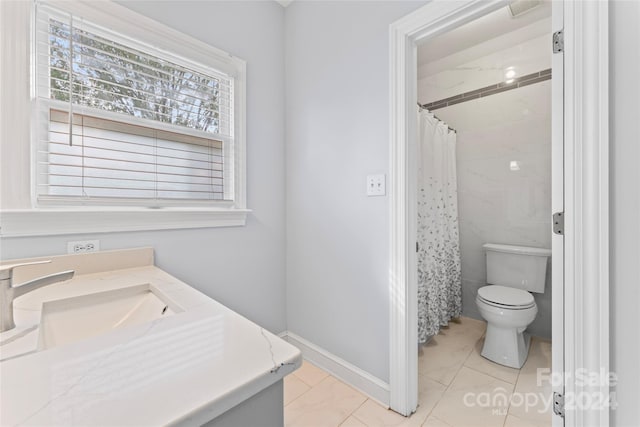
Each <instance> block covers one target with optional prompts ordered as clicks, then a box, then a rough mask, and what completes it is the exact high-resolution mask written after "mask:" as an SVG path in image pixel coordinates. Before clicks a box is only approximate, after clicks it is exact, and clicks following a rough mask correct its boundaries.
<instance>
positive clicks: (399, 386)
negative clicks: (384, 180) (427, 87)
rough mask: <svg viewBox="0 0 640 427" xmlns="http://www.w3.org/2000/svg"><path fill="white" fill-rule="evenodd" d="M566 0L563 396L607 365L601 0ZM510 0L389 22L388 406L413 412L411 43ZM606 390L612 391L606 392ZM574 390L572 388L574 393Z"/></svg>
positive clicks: (572, 417)
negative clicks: (580, 376) (581, 375)
mask: <svg viewBox="0 0 640 427" xmlns="http://www.w3.org/2000/svg"><path fill="white" fill-rule="evenodd" d="M563 3H564V20H565V28H564V37H565V70H564V72H565V116H564V123H565V130H564V132H565V134H564V143H565V152H564V164H565V171H564V176H565V182H564V185H565V195H564V199H565V277H564V281H565V291H564V292H565V295H564V300H563V301H564V315H565V321H564V329H563V333H564V339H565V343H564V348H562V347H563V346H558V345H555V346H553V351H554V354H555V355H556V357H555V358H554V359H557V354H556V352H563V351H564V359H565V367H564V368H565V372H567V373H569V374H571V375H572V378H571V381H567V384H566V389H565V393H580V392H588V393H592V392H598V393H608V392H609V389H608V387H607V386H606V385H605V384H603V385H601V386H594V387H586V386H582V387H578V385H577V384H576V381H575V380H576V378H575V374H576V372H577V371H576V370H577V369H581V368H584V369H587V370H588V372H590V373H597V372H599V369H604V370H605V371H606V372H608V369H609V312H608V303H609V298H608V292H609V289H608V286H609V283H608V282H609V279H608V256H609V254H608V224H607V221H608V208H609V204H608V163H607V162H608V80H607V79H608V74H607V70H608V68H607V67H608V53H607V46H608V32H607V31H608V26H607V19H608V14H607V7H608V6H607V3H606V2H601V1H595V2H574V1H565V2H563ZM505 4H506V2H500V1H476V0H473V1H467V2H464V3H463V2H447V1H444V0H435V1H433V2H431V3H429V4H427V5H426V6H424V7H422V8H420V9H418V10H417V11H415V12H413V13H411V14H409V15H408V16H406V17H404V18H402V19H401V20H399V21H397V22H395V23H393V24H391V26H390V79H391V88H390V89H391V93H390V100H391V124H390V129H391V156H390V157H391V166H390V171H391V172H390V173H391V184H392V185H391V186H390V191H391V221H390V225H391V238H390V241H391V261H390V265H391V269H390V315H391V319H390V325H391V326H390V339H391V343H390V369H389V380H390V382H389V384H390V406H391V409H394V410H395V411H397V412H400V413H401V414H404V415H409V414H410V413H411V412H413V411H414V410H415V408H416V404H417V360H416V359H417V351H416V346H417V344H416V343H417V326H416V324H415V323H416V322H415V315H416V301H415V299H416V298H415V297H414V294H415V292H416V290H415V286H416V284H415V271H414V270H416V268H415V265H416V264H415V254H414V251H413V245H414V244H415V243H414V242H413V241H412V239H413V237H412V236H414V235H415V231H414V228H415V225H414V223H415V218H416V214H415V207H414V206H415V203H414V202H415V194H414V193H415V191H414V189H413V186H414V185H415V183H414V182H415V179H414V177H415V164H414V162H415V159H414V158H415V156H413V155H412V154H413V153H414V152H415V135H416V123H415V120H413V118H414V114H413V113H414V111H415V106H416V102H417V93H416V92H417V91H416V84H417V77H416V74H417V70H416V64H417V61H416V42H417V41H419V40H421V39H424V38H426V37H429V36H433V35H437V34H440V33H442V32H444V31H446V30H449V29H452V28H455V27H457V26H459V25H461V24H463V23H466V22H468V21H470V20H473V19H475V18H477V17H479V16H482V15H484V14H486V13H488V12H491V11H492V10H494V9H497V8H499V7H502V6H504V5H505ZM607 395H608V394H607ZM575 396H576V395H575V394H574V396H573V397H575ZM565 421H566V425H569V426H573V425H602V426H606V425H608V423H609V411H608V409H606V408H605V409H602V410H580V411H578V410H573V411H567V418H566V420H565Z"/></svg>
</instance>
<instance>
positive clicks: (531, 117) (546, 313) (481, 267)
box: [435, 45, 551, 339]
mask: <svg viewBox="0 0 640 427" xmlns="http://www.w3.org/2000/svg"><path fill="white" fill-rule="evenodd" d="M547 46H548V45H547ZM435 113H436V115H437V116H438V117H439V118H440V119H442V120H444V121H445V122H446V123H447V124H448V125H449V126H452V127H453V128H455V129H456V131H457V145H456V155H457V161H456V165H457V177H458V216H459V225H460V257H461V263H462V313H463V315H465V316H469V317H473V318H476V319H480V320H483V319H482V316H480V313H479V312H478V308H477V305H476V302H475V299H476V295H477V293H478V288H480V287H482V286H486V284H487V281H486V279H487V275H486V260H485V251H484V249H483V248H482V245H483V244H484V243H501V244H509V245H518V246H533V247H540V248H551V81H550V80H547V81H544V82H540V83H536V84H533V85H529V86H524V87H521V88H518V89H514V90H510V91H506V92H502V93H498V94H495V95H492V96H488V97H483V98H480V99H475V100H471V101H468V102H463V103H460V104H455V105H452V106H449V107H445V108H441V109H438V110H436V111H435ZM512 161H515V162H518V168H519V169H518V170H515V171H514V170H512V169H511V162H512ZM549 265H550V263H549ZM548 273H550V269H549V271H548ZM547 276H548V277H547V283H546V286H545V292H544V293H534V294H533V295H534V297H535V299H536V303H537V305H538V315H537V316H536V319H535V320H534V321H533V323H532V324H531V325H529V327H528V328H527V330H528V331H529V332H530V333H531V334H533V335H535V336H540V337H545V338H549V339H550V338H551V282H550V274H548V275H547Z"/></svg>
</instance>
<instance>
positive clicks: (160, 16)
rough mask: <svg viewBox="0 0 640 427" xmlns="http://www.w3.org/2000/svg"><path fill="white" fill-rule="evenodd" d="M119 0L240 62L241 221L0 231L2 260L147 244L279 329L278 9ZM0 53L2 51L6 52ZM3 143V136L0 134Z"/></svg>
mask: <svg viewBox="0 0 640 427" xmlns="http://www.w3.org/2000/svg"><path fill="white" fill-rule="evenodd" d="M122 3H123V4H124V5H125V6H127V7H129V8H131V9H133V10H135V11H137V12H140V13H142V14H144V15H146V16H148V17H150V18H153V19H155V20H157V21H160V22H162V23H164V24H167V25H168V26H170V27H173V28H176V29H177V30H179V31H182V32H184V33H186V34H189V35H191V36H193V37H195V38H198V39H200V40H202V41H204V42H206V43H209V44H211V45H213V46H216V47H218V48H221V49H224V50H226V51H227V52H229V53H231V54H233V55H235V56H238V57H240V58H242V59H244V60H246V61H247V93H248V97H247V123H248V125H247V167H248V176H247V179H248V181H247V192H248V194H247V204H248V207H249V208H250V209H253V213H252V214H250V215H249V218H248V221H247V226H246V227H238V228H224V229H223V228H217V229H203V230H175V231H158V232H139V233H109V234H101V235H85V236H56V237H45V238H11V239H2V243H1V246H0V249H1V252H0V254H1V256H2V258H3V259H11V258H19V257H20V258H21V257H30V256H40V255H56V254H63V253H66V242H67V241H69V240H80V239H84V238H98V239H100V244H101V249H118V248H130V247H136V246H153V247H154V248H155V249H156V257H157V264H158V265H159V266H160V267H161V268H163V269H165V270H166V271H168V272H169V273H171V274H173V275H175V276H176V277H178V278H180V279H182V280H184V281H185V282H187V283H189V284H190V285H193V286H194V287H196V288H197V289H199V290H201V291H203V292H204V293H206V294H207V295H209V296H211V297H214V298H216V299H217V300H219V301H220V302H222V303H224V304H225V305H227V306H229V307H230V308H232V309H234V310H236V311H238V312H239V313H241V314H242V315H244V316H246V317H248V318H249V319H251V320H253V321H255V322H257V323H259V324H260V325H263V326H264V327H266V328H268V329H269V330H271V331H273V332H281V331H283V330H285V329H286V322H285V320H286V318H285V307H284V302H285V273H284V272H285V246H284V245H285V240H284V236H285V205H284V197H285V193H284V188H285V183H284V119H283V117H284V99H283V93H284V43H283V37H284V10H283V8H282V7H281V6H280V5H278V4H277V3H275V2H271V1H255V2H249V1H247V2H222V1H214V2H204V1H193V2H187V1H137V2H131V1H125V2H122ZM3 60H4V59H3ZM3 143H5V141H3Z"/></svg>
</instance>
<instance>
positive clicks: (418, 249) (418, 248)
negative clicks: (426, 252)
mask: <svg viewBox="0 0 640 427" xmlns="http://www.w3.org/2000/svg"><path fill="white" fill-rule="evenodd" d="M418 252H420V243H418V242H416V253H418Z"/></svg>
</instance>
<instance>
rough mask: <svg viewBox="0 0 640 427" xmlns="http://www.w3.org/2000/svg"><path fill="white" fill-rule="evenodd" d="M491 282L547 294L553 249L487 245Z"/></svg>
mask: <svg viewBox="0 0 640 427" xmlns="http://www.w3.org/2000/svg"><path fill="white" fill-rule="evenodd" d="M482 247H483V248H484V249H485V250H486V252H487V283H488V284H490V285H501V286H507V287H510V288H518V289H524V290H525V291H529V292H537V293H543V292H544V285H545V281H546V277H547V261H548V259H549V257H550V256H551V250H550V249H543V248H530V247H527V246H511V245H497V244H494V243H485V244H484V245H482Z"/></svg>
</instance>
